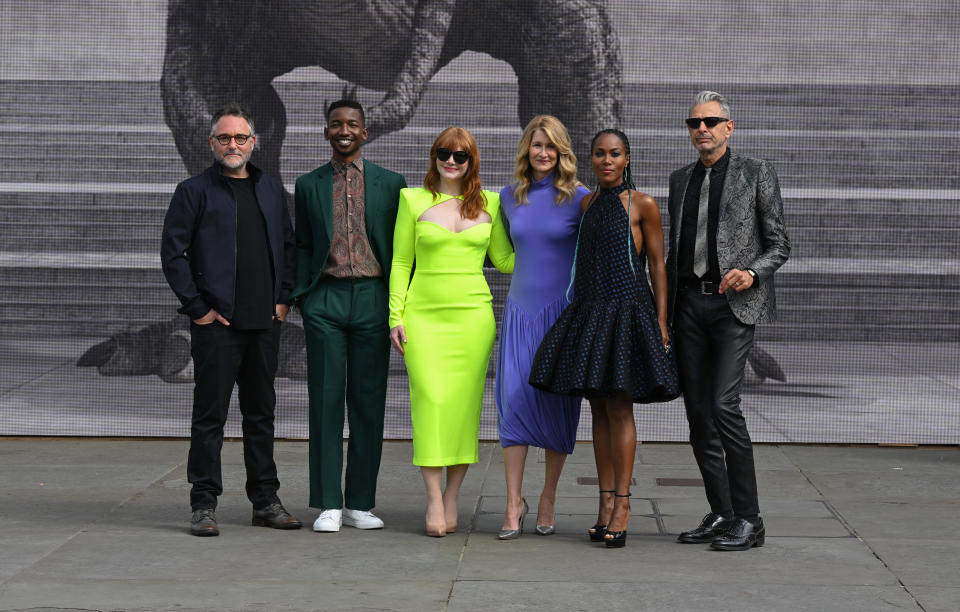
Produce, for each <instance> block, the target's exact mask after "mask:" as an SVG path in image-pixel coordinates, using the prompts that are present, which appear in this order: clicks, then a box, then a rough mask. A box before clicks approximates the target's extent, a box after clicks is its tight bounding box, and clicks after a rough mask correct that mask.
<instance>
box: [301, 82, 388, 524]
mask: <svg viewBox="0 0 960 612" xmlns="http://www.w3.org/2000/svg"><path fill="white" fill-rule="evenodd" d="M323 135H324V138H326V139H327V140H328V141H329V142H330V146H331V147H332V148H333V159H332V160H331V161H330V162H329V163H327V164H324V165H322V166H320V167H319V168H317V169H316V170H314V171H313V172H310V173H308V174H304V175H303V176H301V177H300V178H299V179H297V187H296V192H295V195H294V200H295V203H296V233H297V265H298V266H299V267H298V268H297V285H296V288H295V289H294V292H293V297H294V299H296V300H297V302H298V304H299V305H300V312H301V313H302V315H303V326H304V331H305V332H306V340H307V390H308V392H309V395H310V505H311V506H313V507H315V508H319V509H320V516H319V517H318V518H317V520H316V521H315V522H314V524H313V530H314V531H325V532H332V531H339V530H340V526H341V525H343V524H346V525H349V526H351V527H356V528H358V529H379V528H381V527H383V521H382V520H380V518H379V517H377V516H375V515H374V514H373V513H372V512H371V509H372V508H373V507H374V505H375V498H376V491H377V474H378V473H379V470H380V455H381V449H382V446H383V416H384V402H385V401H386V395H387V369H388V367H389V364H390V339H389V335H388V334H389V331H390V330H389V328H388V327H387V275H388V274H389V273H390V262H391V260H392V259H393V227H394V225H395V223H396V219H397V205H398V203H399V201H400V190H401V189H402V188H404V187H406V186H407V183H406V181H404V179H403V177H402V176H400V175H399V174H397V173H396V172H391V171H389V170H386V169H384V168H381V167H380V166H377V165H376V164H374V163H373V162H371V161H369V160H366V159H363V157H362V155H361V147H362V145H363V142H364V141H365V140H366V139H367V130H366V127H365V118H364V113H363V107H362V106H361V105H360V103H359V102H356V101H355V100H339V101H337V102H334V103H332V104H331V105H330V106H329V108H327V127H326V128H324V130H323ZM344 400H346V407H347V418H348V419H349V423H350V442H349V443H348V445H347V470H346V478H345V480H346V483H345V485H344V487H343V488H341V482H343V480H344V474H343V414H344Z"/></svg>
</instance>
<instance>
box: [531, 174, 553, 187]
mask: <svg viewBox="0 0 960 612" xmlns="http://www.w3.org/2000/svg"><path fill="white" fill-rule="evenodd" d="M556 175H557V173H556V171H555V170H552V171H551V172H550V174H548V175H547V176H545V177H543V178H542V179H540V180H539V181H535V180H533V179H532V178H531V179H530V186H531V187H549V186H551V185H553V179H554V178H555V177H556Z"/></svg>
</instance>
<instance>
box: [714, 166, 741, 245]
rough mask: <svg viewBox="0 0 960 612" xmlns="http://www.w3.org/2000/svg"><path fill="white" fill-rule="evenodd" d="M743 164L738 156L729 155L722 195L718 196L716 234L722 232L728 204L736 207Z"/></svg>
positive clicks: (739, 193)
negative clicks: (718, 206)
mask: <svg viewBox="0 0 960 612" xmlns="http://www.w3.org/2000/svg"><path fill="white" fill-rule="evenodd" d="M743 183H744V180H743V163H742V162H741V159H740V156H738V155H733V154H731V155H730V161H729V162H728V163H727V175H726V176H725V177H724V179H723V195H721V196H720V210H719V213H720V214H719V216H718V221H717V234H718V238H719V234H720V232H722V231H724V227H725V226H726V223H725V220H726V217H727V209H728V208H729V207H730V204H731V203H733V204H734V206H736V205H737V202H738V200H739V199H740V195H741V193H742V191H743Z"/></svg>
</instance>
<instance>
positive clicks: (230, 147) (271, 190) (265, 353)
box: [160, 105, 301, 536]
mask: <svg viewBox="0 0 960 612" xmlns="http://www.w3.org/2000/svg"><path fill="white" fill-rule="evenodd" d="M209 141H210V149H211V150H212V151H213V156H214V158H215V160H216V161H215V162H214V164H213V165H212V166H210V168H208V169H207V170H206V171H204V172H203V173H202V174H199V175H197V176H194V177H192V178H190V179H188V180H186V181H184V182H182V183H180V184H179V185H177V190H176V192H175V193H174V195H173V199H172V200H171V201H170V208H169V209H168V210H167V215H166V218H165V219H164V223H163V237H162V242H161V246H160V258H161V262H162V265H163V273H164V275H165V276H166V278H167V282H168V283H169V284H170V287H171V288H172V289H173V291H174V293H176V294H177V297H178V298H179V299H180V302H181V303H182V304H183V306H182V307H181V308H180V310H179V312H181V313H183V314H186V315H188V316H189V317H190V318H191V319H192V323H191V325H190V338H191V354H192V356H193V365H194V381H195V383H196V386H195V388H194V392H193V419H192V426H191V434H190V454H189V456H188V458H187V479H188V480H189V481H190V483H191V484H192V485H193V488H192V489H191V491H190V505H191V508H192V510H193V516H192V519H191V522H190V533H192V534H193V535H197V536H215V535H218V534H219V533H220V531H219V527H218V525H217V520H216V514H215V512H214V511H215V508H216V506H217V497H218V496H219V495H220V494H221V493H222V492H223V482H222V478H221V470H220V449H221V447H222V446H223V426H224V423H225V422H226V420H227V409H228V408H229V405H230V396H231V394H232V393H233V387H234V384H236V385H238V387H239V399H240V412H241V414H242V415H243V459H244V464H245V465H246V469H247V482H246V491H247V497H248V498H249V499H250V501H251V502H252V503H253V524H254V525H263V526H268V527H273V528H275V529H299V528H300V526H301V524H300V521H298V520H297V519H296V518H294V517H292V516H290V514H289V513H288V512H287V511H286V510H285V509H284V507H283V505H282V504H281V503H280V499H279V498H278V497H277V490H278V489H279V488H280V482H279V480H278V479H277V466H276V464H275V463H274V460H273V416H274V408H275V406H276V401H277V398H276V393H275V391H274V387H273V379H274V375H275V374H276V371H277V351H278V348H279V344H280V325H281V323H282V321H283V319H284V318H285V317H286V316H287V311H288V305H287V302H288V300H289V299H290V293H291V291H292V290H293V286H294V283H295V281H296V250H295V243H294V235H293V228H292V226H291V223H290V216H289V214H288V213H287V208H286V204H285V201H284V192H283V187H282V186H281V185H280V183H279V182H278V181H276V180H275V179H273V178H272V177H270V176H268V175H266V174H264V173H263V172H261V171H260V170H259V169H258V168H256V167H255V166H254V165H253V164H251V163H249V161H250V156H251V154H252V153H253V149H254V145H255V144H256V141H257V137H256V134H255V132H254V129H253V122H252V121H251V119H250V117H249V116H248V115H247V113H246V112H245V111H244V109H243V108H241V107H240V106H238V105H230V106H227V107H226V108H224V109H222V110H220V111H218V112H217V113H216V114H215V115H214V116H213V122H212V125H211V130H210V138H209Z"/></svg>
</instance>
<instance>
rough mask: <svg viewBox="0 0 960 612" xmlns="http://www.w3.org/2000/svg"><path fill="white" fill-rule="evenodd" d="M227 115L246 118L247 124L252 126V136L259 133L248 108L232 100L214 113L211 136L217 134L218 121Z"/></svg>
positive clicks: (211, 122)
mask: <svg viewBox="0 0 960 612" xmlns="http://www.w3.org/2000/svg"><path fill="white" fill-rule="evenodd" d="M226 116H231V117H240V118H241V119H243V120H245V121H246V122H247V125H249V126H250V134H251V135H252V136H256V135H257V132H256V129H255V128H254V127H253V119H251V118H250V113H248V112H247V109H245V108H244V107H243V106H241V105H240V104H238V103H236V102H231V103H230V104H227V105H226V106H224V107H223V108H221V109H219V110H218V111H217V112H215V113H214V114H213V119H212V120H211V121H210V135H211V136H214V135H215V134H214V132H215V131H216V129H217V121H220V119H222V118H223V117H226Z"/></svg>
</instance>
